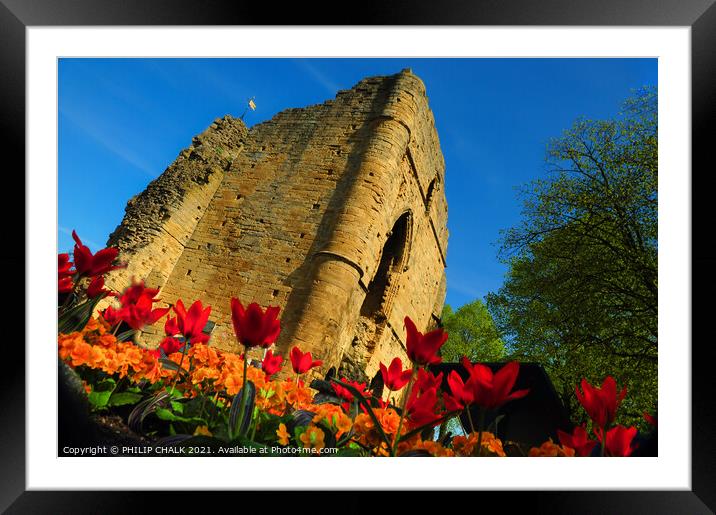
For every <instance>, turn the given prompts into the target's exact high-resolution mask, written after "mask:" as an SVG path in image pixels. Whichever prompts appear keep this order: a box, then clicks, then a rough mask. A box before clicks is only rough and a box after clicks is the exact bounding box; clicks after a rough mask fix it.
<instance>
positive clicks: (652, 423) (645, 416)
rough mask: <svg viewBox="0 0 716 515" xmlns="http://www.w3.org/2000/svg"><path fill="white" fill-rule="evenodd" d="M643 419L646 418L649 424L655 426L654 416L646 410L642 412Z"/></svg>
mask: <svg viewBox="0 0 716 515" xmlns="http://www.w3.org/2000/svg"><path fill="white" fill-rule="evenodd" d="M644 420H646V421H647V422H648V423H649V425H651V426H654V427H656V417H652V416H651V415H649V413H647V412H646V411H645V412H644Z"/></svg>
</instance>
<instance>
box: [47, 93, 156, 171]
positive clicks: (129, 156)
mask: <svg viewBox="0 0 716 515" xmlns="http://www.w3.org/2000/svg"><path fill="white" fill-rule="evenodd" d="M59 112H60V114H61V115H62V116H64V117H65V118H66V119H67V120H68V121H69V122H70V123H72V124H73V125H75V126H76V127H77V128H78V129H80V130H81V131H82V132H84V133H85V134H86V135H87V136H88V137H89V138H91V139H92V140H94V141H95V142H97V143H99V144H100V145H102V146H103V147H104V148H106V149H107V150H109V151H110V152H111V153H113V154H114V155H116V156H117V157H119V158H120V159H122V160H124V161H126V162H127V163H129V164H130V165H132V166H133V167H134V168H136V169H137V170H140V171H142V172H144V173H145V174H147V175H149V176H150V177H152V178H154V177H156V176H157V170H154V169H153V168H152V167H151V166H149V164H148V163H147V162H145V161H144V160H143V159H142V158H140V157H139V156H137V155H136V154H134V153H133V152H132V151H131V150H129V149H128V148H126V147H125V146H124V145H122V144H121V143H120V142H119V140H118V139H117V138H116V137H113V136H112V135H110V134H108V132H107V131H106V130H104V129H103V128H102V127H101V126H99V125H96V124H94V123H92V121H91V120H88V119H87V117H86V116H84V115H82V114H80V113H79V112H76V111H74V110H72V109H68V108H67V107H62V108H60V109H59Z"/></svg>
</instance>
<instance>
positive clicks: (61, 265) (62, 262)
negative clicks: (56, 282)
mask: <svg viewBox="0 0 716 515" xmlns="http://www.w3.org/2000/svg"><path fill="white" fill-rule="evenodd" d="M74 273H75V271H74V270H72V261H70V255H69V254H67V253H65V254H57V275H58V276H59V278H60V279H61V278H63V277H69V276H71V275H73V274H74Z"/></svg>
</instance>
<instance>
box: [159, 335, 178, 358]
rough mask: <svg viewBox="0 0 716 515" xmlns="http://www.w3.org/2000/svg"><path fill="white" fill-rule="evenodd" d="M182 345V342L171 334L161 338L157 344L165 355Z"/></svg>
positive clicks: (175, 350) (176, 350)
mask: <svg viewBox="0 0 716 515" xmlns="http://www.w3.org/2000/svg"><path fill="white" fill-rule="evenodd" d="M183 346H184V343H183V342H181V341H180V340H178V339H176V338H173V337H171V336H167V337H166V338H164V339H163V340H162V343H160V344H159V348H160V349H162V350H163V351H164V354H166V355H167V356H168V355H169V354H173V353H174V352H179V351H180V350H181V348H182V347H183Z"/></svg>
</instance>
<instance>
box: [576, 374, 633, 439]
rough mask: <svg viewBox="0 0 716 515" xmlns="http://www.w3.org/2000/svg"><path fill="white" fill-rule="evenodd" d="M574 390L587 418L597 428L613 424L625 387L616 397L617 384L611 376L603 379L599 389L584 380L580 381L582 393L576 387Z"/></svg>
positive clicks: (625, 390)
mask: <svg viewBox="0 0 716 515" xmlns="http://www.w3.org/2000/svg"><path fill="white" fill-rule="evenodd" d="M574 389H575V391H576V393H577V399H579V402H580V404H581V405H582V406H583V407H584V409H585V410H586V412H587V414H588V415H589V418H591V419H592V421H593V422H594V424H595V425H596V426H597V427H599V428H603V427H606V426H607V425H609V424H611V423H612V422H614V417H615V416H616V413H617V408H618V407H619V403H620V402H621V401H622V399H623V398H624V396H625V395H626V392H627V389H626V387H624V389H622V391H621V392H620V393H619V394H618V395H617V382H616V381H615V380H614V378H613V377H612V376H607V377H606V378H605V379H604V382H603V383H602V387H601V388H597V387H595V386H592V385H591V384H589V383H588V382H587V380H586V379H582V390H584V393H582V392H580V391H579V387H578V386H575V387H574Z"/></svg>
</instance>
